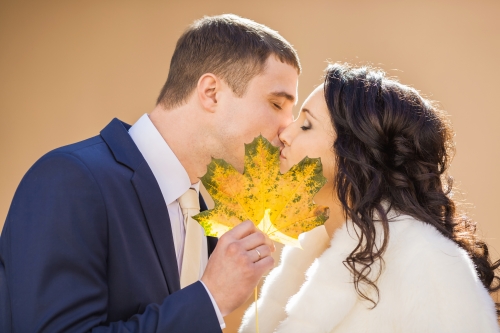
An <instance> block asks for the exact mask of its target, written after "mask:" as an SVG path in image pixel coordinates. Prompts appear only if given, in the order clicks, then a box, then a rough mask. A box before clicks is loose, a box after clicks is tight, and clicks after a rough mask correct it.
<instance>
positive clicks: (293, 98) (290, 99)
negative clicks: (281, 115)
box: [270, 91, 295, 103]
mask: <svg viewBox="0 0 500 333" xmlns="http://www.w3.org/2000/svg"><path fill="white" fill-rule="evenodd" d="M270 95H272V96H276V97H285V98H286V99H287V100H289V101H290V102H292V103H293V102H294V101H295V97H293V96H292V95H290V94H289V93H287V92H284V91H275V92H272V93H271V94H270Z"/></svg>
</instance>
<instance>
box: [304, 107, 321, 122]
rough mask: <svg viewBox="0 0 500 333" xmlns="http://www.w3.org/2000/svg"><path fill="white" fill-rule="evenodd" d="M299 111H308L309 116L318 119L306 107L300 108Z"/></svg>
mask: <svg viewBox="0 0 500 333" xmlns="http://www.w3.org/2000/svg"><path fill="white" fill-rule="evenodd" d="M301 111H302V112H307V113H309V115H310V116H311V117H313V118H314V119H316V120H318V119H317V118H316V117H315V116H314V115H313V114H312V112H311V110H309V109H306V108H302V110H301Z"/></svg>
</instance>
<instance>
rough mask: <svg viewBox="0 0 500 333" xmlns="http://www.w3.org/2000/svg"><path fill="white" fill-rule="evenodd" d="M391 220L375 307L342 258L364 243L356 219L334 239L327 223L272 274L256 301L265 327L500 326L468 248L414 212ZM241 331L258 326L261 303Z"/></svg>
mask: <svg viewBox="0 0 500 333" xmlns="http://www.w3.org/2000/svg"><path fill="white" fill-rule="evenodd" d="M390 221H391V222H390V223H389V224H390V226H389V235H390V238H389V243H388V247H387V250H386V252H385V254H384V255H383V258H384V262H385V264H384V267H383V271H382V274H381V276H380V278H379V279H378V282H377V286H378V288H379V290H380V300H379V302H378V305H377V306H376V307H375V308H374V309H372V310H371V309H370V307H371V303H369V302H367V301H364V300H362V299H361V298H360V297H359V296H358V295H357V293H356V291H355V289H354V285H353V282H352V277H351V274H350V272H349V271H348V269H347V268H346V267H345V266H344V264H343V263H342V262H343V261H344V260H345V258H346V257H347V256H348V254H349V253H350V252H351V251H352V250H353V249H354V247H355V246H356V244H357V243H358V241H357V238H356V234H355V231H354V229H353V225H352V224H345V225H344V227H342V228H340V229H339V230H337V231H336V232H335V234H334V236H333V238H332V240H331V242H330V240H329V238H328V235H327V234H326V231H325V229H324V227H323V226H322V227H319V228H316V229H314V230H312V231H310V232H308V233H306V234H304V235H302V236H303V237H302V236H301V239H300V240H301V245H302V247H303V249H298V248H292V247H285V248H284V250H283V253H282V256H281V263H280V265H279V266H278V267H276V268H275V269H273V270H272V271H271V273H270V274H269V275H268V277H267V278H266V280H265V282H264V285H263V287H262V290H261V294H260V298H259V300H258V302H257V304H258V311H259V328H260V332H261V333H272V332H277V333H299V332H300V333H315V332H318V333H319V332H321V333H332V332H335V333H362V332H370V333H375V332H380V333H391V332H405V333H429V332H453V333H460V332H463V333H476V332H478V333H479V332H481V333H489V332H499V328H498V324H497V317H496V313H495V306H494V303H493V300H492V298H491V297H490V295H489V294H488V292H487V291H486V289H485V288H484V287H483V285H482V283H481V281H480V280H479V279H478V277H477V274H476V272H475V269H474V266H473V263H472V261H471V260H470V258H469V257H468V255H467V253H466V252H465V251H464V250H462V249H461V248H460V247H458V246H457V245H456V244H455V243H453V242H452V241H450V240H448V239H446V238H445V237H444V236H442V235H441V234H440V233H439V232H438V231H437V230H436V229H435V228H434V227H432V226H430V225H427V224H425V223H422V222H420V221H417V220H415V219H414V218H412V217H410V216H407V215H400V216H397V215H396V216H394V215H393V217H392V218H391V220H390ZM348 226H349V227H348ZM381 232H382V228H381V224H378V223H377V234H378V235H380V234H381ZM378 241H380V238H379V239H378ZM328 245H330V247H328ZM373 267H374V268H376V267H379V266H373ZM375 270H376V269H375ZM306 271H307V272H306ZM368 294H369V295H370V296H374V294H373V293H370V292H369V293H368ZM239 332H240V333H250V332H251V333H254V332H255V304H252V305H251V306H250V307H249V308H248V310H247V311H246V313H245V316H244V317H243V322H242V324H241V327H240V330H239Z"/></svg>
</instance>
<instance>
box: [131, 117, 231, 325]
mask: <svg viewBox="0 0 500 333" xmlns="http://www.w3.org/2000/svg"><path fill="white" fill-rule="evenodd" d="M129 134H130V136H131V137H132V140H133V141H134V143H135V144H136V146H137V148H138V149H139V151H140V152H141V154H142V156H143V157H144V159H145V160H146V162H147V163H148V165H149V167H150V168H151V171H152V172H153V175H154V176H155V178H156V181H157V182H158V185H159V186H160V190H161V193H162V195H163V199H164V200H165V204H166V205H167V209H168V215H169V217H170V225H171V227H172V236H173V239H174V247H175V254H176V256H177V268H178V270H179V274H180V272H181V269H182V256H183V254H184V240H185V236H186V230H185V228H184V218H183V215H182V210H181V207H180V205H179V201H178V199H179V197H180V196H181V195H183V194H184V193H185V192H186V191H187V190H189V189H190V188H193V189H195V190H196V192H197V193H199V191H200V182H197V183H196V184H191V181H190V179H189V176H188V174H187V172H186V169H184V167H183V166H182V164H181V162H180V161H179V159H178V158H177V156H175V154H174V152H173V151H172V149H170V147H169V146H168V144H167V142H166V141H165V140H164V139H163V137H162V136H161V134H160V132H158V130H157V129H156V127H155V126H154V124H153V123H152V122H151V120H150V119H149V116H148V115H147V114H144V115H143V116H142V117H141V118H139V120H138V121H137V122H136V123H135V124H134V125H133V126H132V127H131V128H130V130H129ZM205 239H206V238H205ZM202 246H204V247H207V242H204V244H202ZM207 259H208V258H207ZM203 267H204V266H203ZM202 273H203V272H202ZM200 282H201V283H202V284H203V286H204V287H205V289H206V290H207V293H208V295H209V296H210V299H211V300H212V303H213V306H214V309H215V312H216V314H217V318H218V319H219V323H220V325H221V328H222V329H224V328H225V327H226V324H225V322H224V318H223V317H222V314H221V312H220V310H219V307H218V306H217V303H216V302H215V300H214V298H213V297H212V294H211V293H210V291H209V290H208V288H207V287H206V286H205V284H204V283H203V282H202V281H200Z"/></svg>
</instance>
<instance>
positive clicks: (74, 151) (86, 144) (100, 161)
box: [28, 135, 120, 176]
mask: <svg viewBox="0 0 500 333" xmlns="http://www.w3.org/2000/svg"><path fill="white" fill-rule="evenodd" d="M115 167H120V165H119V163H118V162H116V160H115V159H114V157H113V154H112V153H111V151H110V149H109V147H108V145H107V144H106V142H105V141H104V140H103V139H102V137H101V136H100V135H97V136H94V137H91V138H88V139H86V140H83V141H80V142H76V143H73V144H69V145H66V146H62V147H59V148H56V149H54V150H52V151H49V152H48V153H46V154H45V155H43V156H42V157H41V158H40V159H38V161H36V162H35V163H34V164H33V166H32V167H31V168H30V170H29V171H28V174H29V173H30V172H33V171H35V170H39V171H40V169H46V170H47V169H50V170H47V171H48V172H49V173H50V174H52V173H54V172H55V173H61V172H69V171H70V169H81V170H87V171H89V172H90V173H91V174H93V176H96V175H98V174H100V173H102V172H103V171H105V170H110V169H114V168H115ZM110 171H111V172H112V170H110Z"/></svg>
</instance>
